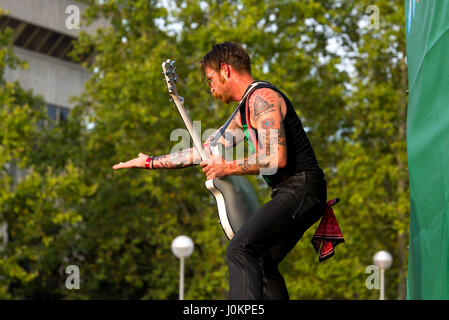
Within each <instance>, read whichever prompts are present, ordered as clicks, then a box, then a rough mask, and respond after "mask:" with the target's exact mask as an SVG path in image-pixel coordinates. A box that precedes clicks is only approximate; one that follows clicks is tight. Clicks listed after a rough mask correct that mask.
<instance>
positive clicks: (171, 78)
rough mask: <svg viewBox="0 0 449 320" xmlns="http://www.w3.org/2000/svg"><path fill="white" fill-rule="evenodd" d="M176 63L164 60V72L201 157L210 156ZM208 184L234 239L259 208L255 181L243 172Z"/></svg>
mask: <svg viewBox="0 0 449 320" xmlns="http://www.w3.org/2000/svg"><path fill="white" fill-rule="evenodd" d="M174 64H175V61H171V60H170V59H168V60H167V61H164V62H163V63H162V70H163V72H162V73H163V75H164V77H165V81H166V83H167V88H168V92H169V93H170V96H171V100H172V101H173V103H174V104H175V107H176V109H177V110H178V111H179V114H180V115H181V118H182V120H183V122H184V125H185V126H186V128H187V131H188V132H189V134H190V137H191V138H192V141H193V144H194V146H195V148H196V150H197V151H198V154H199V155H200V157H201V160H207V159H209V154H208V153H207V152H206V151H205V149H204V147H203V144H202V142H201V139H200V137H199V135H198V132H196V131H195V130H194V128H193V124H192V121H191V120H190V118H189V116H188V114H187V112H186V110H185V108H184V98H183V97H181V96H179V95H178V93H177V91H176V81H177V80H178V75H177V74H176V68H175V66H174ZM211 152H212V154H214V155H217V154H219V149H218V146H216V145H215V146H211ZM205 185H206V188H207V189H208V190H209V192H211V193H212V194H213V195H214V197H215V200H216V203H217V207H218V217H219V222H220V224H221V227H222V228H223V231H224V233H225V234H226V236H227V237H228V239H229V240H231V239H232V238H233V237H234V235H235V233H236V232H237V231H238V230H239V229H240V228H241V226H242V225H243V224H244V223H245V222H246V220H248V218H249V217H250V216H251V215H252V214H253V213H255V212H256V211H257V209H259V201H258V198H257V194H256V192H255V191H254V189H253V187H252V185H251V183H250V182H249V181H248V180H247V179H246V178H245V177H243V176H236V175H229V176H225V177H222V178H214V179H209V180H207V181H206V183H205Z"/></svg>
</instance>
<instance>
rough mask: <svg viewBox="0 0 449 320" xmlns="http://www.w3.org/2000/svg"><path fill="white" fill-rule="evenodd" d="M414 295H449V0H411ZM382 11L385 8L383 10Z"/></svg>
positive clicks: (410, 289) (410, 294)
mask: <svg viewBox="0 0 449 320" xmlns="http://www.w3.org/2000/svg"><path fill="white" fill-rule="evenodd" d="M405 6H406V15H405V28H406V35H407V64H408V84H409V103H408V113H407V157H408V168H409V179H410V239H409V240H410V243H409V261H408V275H407V298H408V299H426V300H430V299H448V298H449V259H448V258H449V222H448V216H449V1H448V0H405ZM381 14H382V13H381Z"/></svg>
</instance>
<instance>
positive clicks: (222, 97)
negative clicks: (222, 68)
mask: <svg viewBox="0 0 449 320" xmlns="http://www.w3.org/2000/svg"><path fill="white" fill-rule="evenodd" d="M218 78H219V80H220V83H221V84H224V83H225V79H224V77H223V76H222V75H221V74H219V75H218ZM212 96H213V97H214V98H215V99H217V100H221V101H222V102H223V103H225V104H228V103H230V102H231V101H233V99H232V96H231V95H230V94H229V92H223V93H221V94H218V93H217V92H216V91H214V92H213V93H212Z"/></svg>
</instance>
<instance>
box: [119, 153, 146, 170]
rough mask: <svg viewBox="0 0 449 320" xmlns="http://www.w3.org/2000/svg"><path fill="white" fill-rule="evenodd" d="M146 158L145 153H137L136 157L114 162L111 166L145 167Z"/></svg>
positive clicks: (125, 167)
mask: <svg viewBox="0 0 449 320" xmlns="http://www.w3.org/2000/svg"><path fill="white" fill-rule="evenodd" d="M147 158H148V156H147V155H146V154H143V153H139V155H138V157H137V158H134V159H132V160H129V161H126V162H120V163H118V164H115V165H113V166H112V169H114V170H116V169H128V168H145V160H147Z"/></svg>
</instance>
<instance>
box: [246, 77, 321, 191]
mask: <svg viewBox="0 0 449 320" xmlns="http://www.w3.org/2000/svg"><path fill="white" fill-rule="evenodd" d="M261 88H270V89H272V90H274V91H276V92H278V93H279V94H280V95H281V96H282V98H283V99H284V101H285V104H286V106H287V113H286V115H285V118H284V120H283V124H284V130H285V136H286V140H287V165H286V166H285V167H283V168H278V170H277V172H276V173H275V174H273V175H263V178H264V179H265V181H266V182H267V183H268V185H270V186H271V187H273V186H275V185H276V184H278V183H279V182H280V181H282V180H284V179H286V178H287V177H289V176H292V175H294V174H295V173H297V172H301V171H315V172H318V173H320V174H321V175H322V176H323V177H324V173H323V170H322V169H321V168H320V167H319V166H318V162H317V160H316V157H315V152H314V151H313V149H312V146H311V144H310V141H309V139H308V137H307V134H306V132H305V131H304V128H303V126H302V123H301V120H300V119H299V117H298V114H297V113H296V111H295V109H294V108H293V105H292V103H291V102H290V100H289V99H288V98H287V96H286V95H285V94H284V93H283V92H282V91H280V90H279V89H278V88H276V87H275V86H274V85H272V84H271V83H268V82H265V81H264V82H261V83H259V84H257V85H256V86H255V87H253V88H252V89H251V92H250V93H249V94H248V95H247V96H246V98H245V100H244V101H242V102H241V103H240V117H241V123H242V126H243V131H244V133H245V141H246V143H247V144H248V146H249V151H250V153H254V152H256V148H255V147H254V145H255V144H258V145H259V146H260V143H259V141H258V134H257V129H254V128H251V122H250V121H249V116H250V113H249V99H250V97H251V95H252V93H253V92H254V91H255V90H256V89H261Z"/></svg>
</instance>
